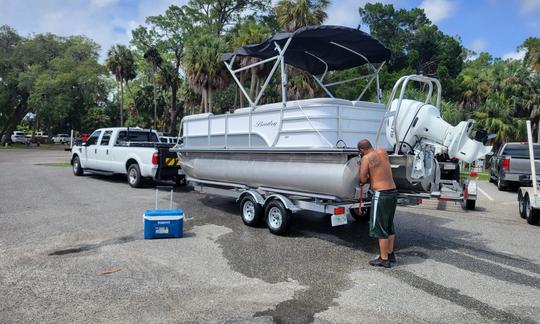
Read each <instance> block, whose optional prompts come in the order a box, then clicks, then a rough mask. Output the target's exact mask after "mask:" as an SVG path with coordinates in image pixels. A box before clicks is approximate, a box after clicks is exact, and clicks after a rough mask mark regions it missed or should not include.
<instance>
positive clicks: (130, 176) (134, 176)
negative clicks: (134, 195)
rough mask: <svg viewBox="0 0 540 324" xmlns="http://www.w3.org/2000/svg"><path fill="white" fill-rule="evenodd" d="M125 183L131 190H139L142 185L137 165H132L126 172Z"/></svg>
mask: <svg viewBox="0 0 540 324" xmlns="http://www.w3.org/2000/svg"><path fill="white" fill-rule="evenodd" d="M127 181H128V184H129V185H130V186H131V187H132V188H140V187H142V185H143V179H142V177H141V170H140V169H139V165H138V164H137V163H133V164H131V165H130V166H129V167H128V170H127Z"/></svg>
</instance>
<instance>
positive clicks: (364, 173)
mask: <svg viewBox="0 0 540 324" xmlns="http://www.w3.org/2000/svg"><path fill="white" fill-rule="evenodd" d="M368 180H369V155H366V156H364V157H363V158H362V162H361V163H360V184H365V183H367V182H368Z"/></svg>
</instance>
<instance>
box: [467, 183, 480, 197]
mask: <svg viewBox="0 0 540 324" xmlns="http://www.w3.org/2000/svg"><path fill="white" fill-rule="evenodd" d="M464 193H466V195H467V197H465V199H469V200H474V199H476V196H477V195H478V184H477V183H476V181H474V180H469V181H468V182H466V183H465V188H464Z"/></svg>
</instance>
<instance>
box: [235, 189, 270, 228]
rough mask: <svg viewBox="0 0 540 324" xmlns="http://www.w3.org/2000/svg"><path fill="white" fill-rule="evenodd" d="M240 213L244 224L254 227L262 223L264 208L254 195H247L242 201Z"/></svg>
mask: <svg viewBox="0 0 540 324" xmlns="http://www.w3.org/2000/svg"><path fill="white" fill-rule="evenodd" d="M240 215H241V217H242V221H243V222H244V224H246V225H247V226H252V227H254V226H257V225H259V224H261V222H262V220H263V218H264V210H263V208H262V207H261V205H259V204H258V203H257V201H255V199H254V198H253V197H252V196H250V195H246V196H245V197H244V198H242V200H241V201H240Z"/></svg>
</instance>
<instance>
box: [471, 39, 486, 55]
mask: <svg viewBox="0 0 540 324" xmlns="http://www.w3.org/2000/svg"><path fill="white" fill-rule="evenodd" d="M487 46H488V43H487V42H486V41H485V40H483V39H477V40H475V41H473V42H472V44H471V48H470V49H471V50H473V51H475V52H476V53H480V52H483V51H484V50H485V49H486V48H487Z"/></svg>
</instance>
